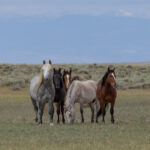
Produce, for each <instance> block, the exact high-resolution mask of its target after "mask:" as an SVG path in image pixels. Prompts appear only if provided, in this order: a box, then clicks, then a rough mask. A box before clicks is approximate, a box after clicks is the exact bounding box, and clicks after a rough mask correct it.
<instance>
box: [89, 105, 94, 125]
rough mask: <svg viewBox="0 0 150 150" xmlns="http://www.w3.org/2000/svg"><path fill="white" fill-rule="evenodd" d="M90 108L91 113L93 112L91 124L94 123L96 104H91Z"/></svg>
mask: <svg viewBox="0 0 150 150" xmlns="http://www.w3.org/2000/svg"><path fill="white" fill-rule="evenodd" d="M89 105H90V108H91V112H92V116H91V123H93V122H94V104H93V103H90V104H89Z"/></svg>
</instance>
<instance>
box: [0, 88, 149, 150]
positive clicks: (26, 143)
mask: <svg viewBox="0 0 150 150" xmlns="http://www.w3.org/2000/svg"><path fill="white" fill-rule="evenodd" d="M84 115H85V121H86V122H85V123H84V124H81V123H80V114H79V111H78V105H76V122H75V124H74V125H69V124H68V123H66V124H65V125H63V124H60V125H57V124H56V113H55V116H54V126H53V127H51V126H49V116H48V114H47V108H46V109H45V114H44V121H43V122H44V124H43V125H42V126H38V125H36V124H35V123H34V121H33V118H34V111H33V108H32V105H31V102H30V99H29V94H28V89H22V90H20V91H12V90H10V88H7V87H1V88H0V150H60V149H61V150H149V149H150V90H148V89H147V90H124V91H121V90H119V91H118V98H117V101H116V106H115V120H116V122H115V124H114V125H112V124H111V123H110V115H109V111H107V114H106V123H105V124H102V123H101V118H99V124H96V123H94V124H91V123H90V115H91V113H90V109H89V108H86V109H85V112H84Z"/></svg>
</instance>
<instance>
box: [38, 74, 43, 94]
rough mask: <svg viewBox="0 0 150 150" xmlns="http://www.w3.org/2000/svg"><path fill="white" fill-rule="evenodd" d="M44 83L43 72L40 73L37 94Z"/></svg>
mask: <svg viewBox="0 0 150 150" xmlns="http://www.w3.org/2000/svg"><path fill="white" fill-rule="evenodd" d="M42 82H43V74H42V72H41V73H40V79H39V82H38V84H37V85H36V93H38V90H39V88H40V86H41V84H42Z"/></svg>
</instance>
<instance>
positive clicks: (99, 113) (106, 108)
mask: <svg viewBox="0 0 150 150" xmlns="http://www.w3.org/2000/svg"><path fill="white" fill-rule="evenodd" d="M108 107H109V105H108V103H107V104H105V110H106V111H107V110H108ZM101 114H102V109H101V108H100V109H99V111H98V112H97V115H96V116H97V118H98V117H99V116H100V115H101Z"/></svg>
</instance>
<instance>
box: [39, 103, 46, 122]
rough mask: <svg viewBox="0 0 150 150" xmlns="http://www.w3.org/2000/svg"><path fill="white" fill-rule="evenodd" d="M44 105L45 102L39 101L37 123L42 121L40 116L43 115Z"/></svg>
mask: <svg viewBox="0 0 150 150" xmlns="http://www.w3.org/2000/svg"><path fill="white" fill-rule="evenodd" d="M44 106H45V103H42V102H39V116H40V122H39V124H42V123H43V121H42V117H43V111H44Z"/></svg>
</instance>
